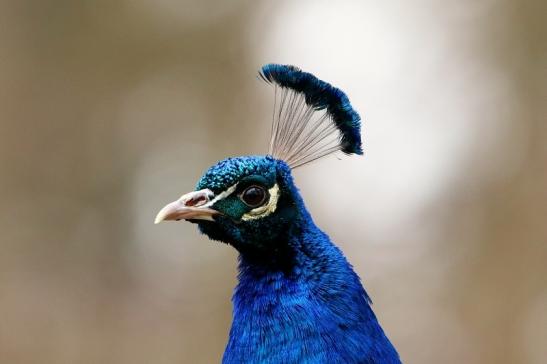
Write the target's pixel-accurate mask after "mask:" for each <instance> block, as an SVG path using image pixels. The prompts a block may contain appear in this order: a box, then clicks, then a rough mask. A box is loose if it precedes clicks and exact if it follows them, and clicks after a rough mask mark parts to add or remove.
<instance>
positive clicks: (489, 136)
mask: <svg viewBox="0 0 547 364" xmlns="http://www.w3.org/2000/svg"><path fill="white" fill-rule="evenodd" d="M546 9H547V6H546V5H545V3H544V2H543V3H541V2H540V1H537V2H536V3H533V2H523V1H516V0H515V1H509V0H507V1H504V0H478V1H477V0H464V1H459V2H453V1H435V0H417V1H412V2H409V1H403V0H394V1H387V2H378V1H372V0H370V1H353V2H348V1H344V2H337V3H336V5H335V4H334V3H333V2H328V1H326V0H323V1H311V0H308V1H299V2H296V1H294V2H289V1H281V2H277V1H276V2H274V1H268V2H265V1H250V0H247V1H231V2H227V1H225V2H220V1H219V2H213V1H204V0H201V1H185V0H159V1H152V0H108V1H107V0H97V1H68V0H2V1H0V191H1V196H0V197H1V201H2V202H1V203H0V362H1V363H162V364H163V363H165V364H167V363H214V362H218V361H219V360H220V358H221V355H222V352H223V350H224V345H225V342H226V338H227V333H228V329H229V325H230V321H231V317H230V315H231V302H230V297H231V291H232V288H233V286H234V285H235V283H236V278H235V275H236V256H237V255H236V253H235V252H234V251H233V250H232V249H231V248H230V247H228V246H225V245H222V244H218V243H212V242H210V241H208V240H207V239H206V238H205V237H204V236H201V235H199V234H198V232H197V230H196V228H195V226H194V225H191V224H185V223H178V224H174V223H172V224H161V225H157V226H155V225H153V223H152V222H153V218H154V216H155V214H156V212H157V211H158V209H159V208H161V207H162V206H163V204H164V203H166V202H168V201H171V200H173V199H174V198H177V197H178V196H180V195H181V194H182V193H184V192H188V191H190V190H192V189H193V187H194V184H195V182H196V181H197V179H198V178H199V177H200V175H201V173H202V172H203V171H204V170H205V169H206V168H208V167H209V166H210V165H211V164H213V163H215V162H216V161H217V160H219V159H222V158H224V157H227V156H234V155H241V154H254V153H264V152H266V146H267V141H268V136H269V134H268V133H269V121H270V112H271V107H272V101H273V94H272V89H271V88H269V87H268V86H266V85H265V84H263V83H261V82H260V81H258V80H257V79H256V77H255V76H256V73H257V70H258V69H259V67H260V66H261V65H262V64H264V63H270V62H277V63H290V64H295V65H298V66H300V67H302V68H303V69H305V70H307V71H310V72H313V73H315V74H317V75H318V76H319V77H321V78H323V79H325V80H328V81H330V82H332V83H334V84H335V85H337V86H339V87H340V88H342V89H343V90H345V91H346V92H347V93H348V95H349V96H350V99H351V100H352V101H353V103H354V106H355V107H356V108H357V109H358V110H359V111H360V112H361V114H362V116H363V118H364V130H363V134H364V142H365V157H364V158H357V157H351V158H345V157H344V158H341V160H338V159H336V158H334V157H329V158H327V159H325V160H323V161H321V162H317V163H315V164H312V165H309V166H305V167H303V168H300V169H298V170H296V171H295V178H296V182H297V183H298V185H299V187H300V188H301V190H302V193H303V195H304V198H305V199H306V201H307V204H308V207H309V209H310V210H311V212H312V214H313V215H314V217H315V219H316V222H317V223H318V224H319V226H321V227H322V228H323V229H324V230H325V231H326V232H327V233H329V234H330V235H331V237H332V238H333V240H334V241H336V242H337V243H338V244H339V245H340V246H341V247H342V249H343V250H344V252H345V253H346V255H347V256H348V257H349V259H350V261H351V262H352V263H353V264H354V266H355V268H356V270H357V271H358V273H359V274H360V275H361V277H362V278H363V280H364V282H365V284H366V287H367V290H368V291H369V293H370V294H371V296H372V298H373V300H374V302H375V306H374V307H375V310H376V312H377V314H378V316H379V318H380V320H381V322H382V324H383V326H384V328H385V330H386V331H387V333H388V335H389V336H390V338H391V339H392V340H393V342H394V344H395V345H396V346H397V348H398V350H399V352H400V354H401V356H402V358H403V359H404V361H405V362H406V363H448V364H450V363H472V364H475V363H498V364H499V363H507V364H509V363H531V364H542V363H547V264H546V263H547V249H546V244H547V168H546V167H547V142H546V137H547V125H546V120H545V116H546V115H547V99H546V98H545V91H546V84H547V79H546V73H547V68H546V67H545V64H546V62H547V57H546V53H545V49H544V48H542V42H541V40H542V39H545V36H546V33H547V32H546V26H545V10H546ZM543 44H544V43H543Z"/></svg>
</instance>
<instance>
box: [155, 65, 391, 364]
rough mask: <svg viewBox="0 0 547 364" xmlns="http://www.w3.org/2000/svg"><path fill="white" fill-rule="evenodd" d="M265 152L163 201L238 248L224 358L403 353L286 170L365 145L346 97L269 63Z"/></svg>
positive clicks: (165, 213) (212, 172)
mask: <svg viewBox="0 0 547 364" xmlns="http://www.w3.org/2000/svg"><path fill="white" fill-rule="evenodd" d="M259 76H260V78H262V79H263V80H264V81H266V82H267V83H269V84H271V85H273V89H274V108H273V121H272V129H271V139H270V148H269V153H268V154H267V155H263V156H244V157H235V158H228V159H224V160H222V161H220V162H218V163H217V164H216V165H214V166H213V167H211V168H210V169H209V170H207V171H206V172H205V174H204V175H203V177H202V178H201V179H200V180H199V182H198V183H197V186H196V189H195V191H194V192H190V193H188V194H185V195H183V196H182V197H181V198H179V199H178V200H177V201H175V202H172V203H170V204H168V205H166V206H165V207H164V208H163V209H162V210H161V211H160V212H159V213H158V215H157V217H156V223H159V222H161V221H164V220H181V219H184V220H188V221H190V222H194V223H197V225H198V227H199V230H200V231H201V232H202V233H204V234H206V235H207V236H208V237H209V238H210V239H212V240H218V241H221V242H224V243H227V244H230V245H231V246H233V247H234V248H235V249H237V251H238V252H239V254H240V255H239V283H238V285H237V287H236V288H235V291H234V295H233V306H234V307H233V323H232V327H231V330H230V334H229V339H228V344H227V346H226V350H225V352H224V356H223V359H222V362H223V363H226V364H228V363H229V364H232V363H237V364H240V363H272V364H273V363H371V364H372V363H375V364H380V363H400V359H399V355H398V354H397V351H396V350H395V348H394V347H393V345H392V344H391V342H390V341H389V339H388V338H387V337H386V335H385V333H384V331H383V330H382V328H381V327H380V324H379V323H378V320H377V318H376V316H375V314H374V312H373V311H372V309H371V300H370V298H369V296H368V295H367V293H366V292H365V290H364V288H363V286H362V285H361V282H360V280H359V277H358V276H357V274H356V273H355V272H354V270H353V268H352V266H351V265H350V264H349V262H348V261H347V260H346V258H345V257H344V255H343V253H342V252H341V251H340V249H338V248H337V247H336V246H335V245H334V244H333V243H332V242H331V240H330V239H329V237H328V236H327V235H326V234H325V233H324V232H323V231H321V230H320V229H319V228H318V227H317V226H316V225H315V223H314V222H313V219H312V217H311V216H310V214H309V212H308V211H307V209H306V207H305V205H304V201H303V200H302V198H301V196H300V194H299V192H298V189H297V187H296V186H295V184H294V182H293V178H292V175H291V170H292V169H294V168H297V167H299V166H302V165H305V164H308V163H310V162H312V161H315V160H317V159H319V158H322V157H324V156H327V155H331V154H333V153H336V152H342V153H345V154H362V153H363V152H362V148H361V133H360V129H361V123H360V117H359V114H358V113H357V112H356V111H355V110H354V109H353V108H352V106H351V104H350V102H349V99H348V97H347V96H346V95H345V94H344V93H343V92H342V91H341V90H339V89H337V88H335V87H333V86H331V85H330V84H329V83H327V82H324V81H322V80H320V79H318V78H316V77H315V76H314V75H312V74H310V73H307V72H304V71H301V70H300V69H298V68H296V67H294V66H288V65H277V64H268V65H265V66H263V67H262V69H261V72H260V73H259Z"/></svg>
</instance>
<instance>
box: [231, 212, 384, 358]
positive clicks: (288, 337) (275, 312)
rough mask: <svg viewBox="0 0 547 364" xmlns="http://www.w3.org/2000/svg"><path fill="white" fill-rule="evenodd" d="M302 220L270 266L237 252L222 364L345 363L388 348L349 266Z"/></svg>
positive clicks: (323, 236) (253, 255)
mask: <svg viewBox="0 0 547 364" xmlns="http://www.w3.org/2000/svg"><path fill="white" fill-rule="evenodd" d="M305 217H306V219H303V220H302V221H304V222H303V223H301V224H297V227H296V228H293V229H290V231H289V232H288V235H287V237H286V241H280V242H279V244H278V247H279V249H277V251H274V252H273V254H274V258H273V259H263V258H260V257H259V256H257V254H256V253H254V252H241V255H240V265H239V270H240V273H239V284H238V285H237V287H236V289H235V292H234V296H233V303H234V321H233V324H232V329H231V331H230V338H229V341H228V346H227V348H226V353H225V356H224V362H225V363H236V362H251V363H253V362H261V363H262V362H266V363H267V362H272V363H277V362H290V363H292V362H328V363H337V362H349V363H351V362H356V361H359V360H361V361H362V360H363V358H365V359H366V358H367V357H368V356H370V355H371V354H373V350H371V347H373V346H371V344H370V343H372V342H373V341H374V342H376V341H377V339H378V338H380V339H381V338H383V339H382V341H383V340H385V341H387V339H386V338H385V336H384V334H383V331H382V329H381V328H380V326H379V325H378V322H377V320H376V317H375V315H374V313H373V312H372V310H371V308H370V305H369V303H370V302H369V298H368V296H367V294H366V292H365V291H364V289H363V287H362V285H361V283H360V281H359V278H358V277H357V275H356V274H355V273H354V271H353V269H352V267H351V266H350V264H349V263H348V262H347V260H346V259H345V257H344V256H343V254H342V252H341V251H340V250H339V249H338V248H337V247H335V246H334V244H332V243H331V241H330V240H329V238H328V236H327V235H326V234H324V233H323V232H322V231H321V230H319V229H318V228H317V227H316V226H315V224H314V223H313V221H312V220H311V218H309V215H308V216H305ZM370 338H376V339H374V340H372V341H371V340H370ZM356 343H360V344H359V345H361V346H360V347H358V348H354V347H352V346H355V345H356ZM387 344H388V346H389V347H391V344H389V341H387ZM382 345H385V343H383V342H382ZM391 349H392V347H391ZM313 358H315V359H313ZM356 358H357V359H356ZM371 358H372V357H371ZM242 360H243V361H242ZM362 362H367V361H362Z"/></svg>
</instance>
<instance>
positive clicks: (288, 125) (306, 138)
mask: <svg viewBox="0 0 547 364" xmlns="http://www.w3.org/2000/svg"><path fill="white" fill-rule="evenodd" d="M259 76H260V78H262V79H263V80H264V81H266V82H268V83H272V84H273V85H274V86H275V101H274V114H273V121H272V136H271V140H270V154H271V155H272V156H274V157H276V158H279V159H283V160H285V162H287V164H289V165H290V166H291V167H292V168H295V167H298V166H301V165H303V164H306V163H309V162H311V161H314V160H316V159H318V158H321V157H324V156H326V155H329V154H331V153H334V152H337V151H342V152H344V153H345V154H363V150H362V148H361V122H360V120H361V118H360V117H359V114H358V113H357V112H356V111H355V110H354V109H353V108H352V106H351V104H350V102H349V99H348V97H347V96H346V94H345V93H344V92H343V91H342V90H340V89H338V88H336V87H334V86H332V85H330V84H329V83H327V82H325V81H322V80H320V79H318V78H317V77H315V76H314V75H312V74H311V73H307V72H303V71H301V70H300V69H299V68H297V67H294V66H290V65H279V64H267V65H265V66H263V67H262V70H261V72H260V73H259ZM278 88H280V89H281V90H280V92H278Z"/></svg>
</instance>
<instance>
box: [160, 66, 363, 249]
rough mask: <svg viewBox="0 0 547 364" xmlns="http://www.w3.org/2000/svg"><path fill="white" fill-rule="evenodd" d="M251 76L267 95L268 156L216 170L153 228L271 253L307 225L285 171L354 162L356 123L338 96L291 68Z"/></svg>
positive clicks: (224, 163) (222, 163) (228, 161)
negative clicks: (180, 229)
mask: <svg viewBox="0 0 547 364" xmlns="http://www.w3.org/2000/svg"><path fill="white" fill-rule="evenodd" d="M259 75H260V77H261V78H262V79H263V80H264V81H266V82H268V83H271V84H273V85H274V90H275V99H274V100H275V101H274V111H273V121H274V122H273V125H272V135H271V139H270V151H269V154H268V155H266V156H246V157H236V158H228V159H225V160H222V161H220V162H218V163H217V164H216V165H214V166H213V167H211V168H210V169H209V170H207V172H206V173H205V174H204V175H203V177H202V178H201V179H200V180H199V182H198V184H197V186H196V190H195V191H194V192H190V193H188V194H185V195H183V196H182V197H181V198H179V199H178V200H177V201H175V202H172V203H170V204H168V205H166V206H165V207H164V208H163V209H162V210H161V211H160V212H159V213H158V215H157V217H156V223H159V222H161V221H164V220H188V221H190V222H195V223H197V224H198V226H199V228H200V230H201V231H202V232H203V233H205V234H207V235H208V236H209V237H210V238H211V239H213V240H220V241H223V242H225V243H229V244H231V245H233V246H234V247H235V248H236V249H238V250H240V251H245V250H252V251H256V250H264V249H276V248H277V246H276V242H279V241H282V240H283V238H284V237H285V236H286V235H287V234H290V232H291V231H294V229H295V228H298V227H299V226H301V225H302V222H303V221H304V220H309V219H310V217H309V215H308V213H307V212H306V210H305V208H304V204H303V202H302V200H301V198H300V195H299V193H298V190H297V188H296V187H295V185H294V183H293V179H292V176H291V169H294V168H296V167H299V166H302V165H305V164H307V163H310V162H312V161H315V160H317V159H319V158H322V157H325V156H327V155H330V154H333V153H336V152H343V153H345V154H362V149H361V135H360V125H361V124H360V118H359V115H358V114H357V112H356V111H355V110H354V109H353V108H352V107H351V104H350V102H349V100H348V98H347V96H346V95H345V94H344V93H343V92H342V91H341V90H339V89H337V88H335V87H333V86H331V85H330V84H328V83H326V82H324V81H321V80H319V79H317V78H316V77H315V76H313V75H312V74H310V73H306V72H303V71H301V70H299V69H298V68H296V67H293V66H283V65H274V64H270V65H266V66H264V67H262V71H261V73H260V74H259Z"/></svg>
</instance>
